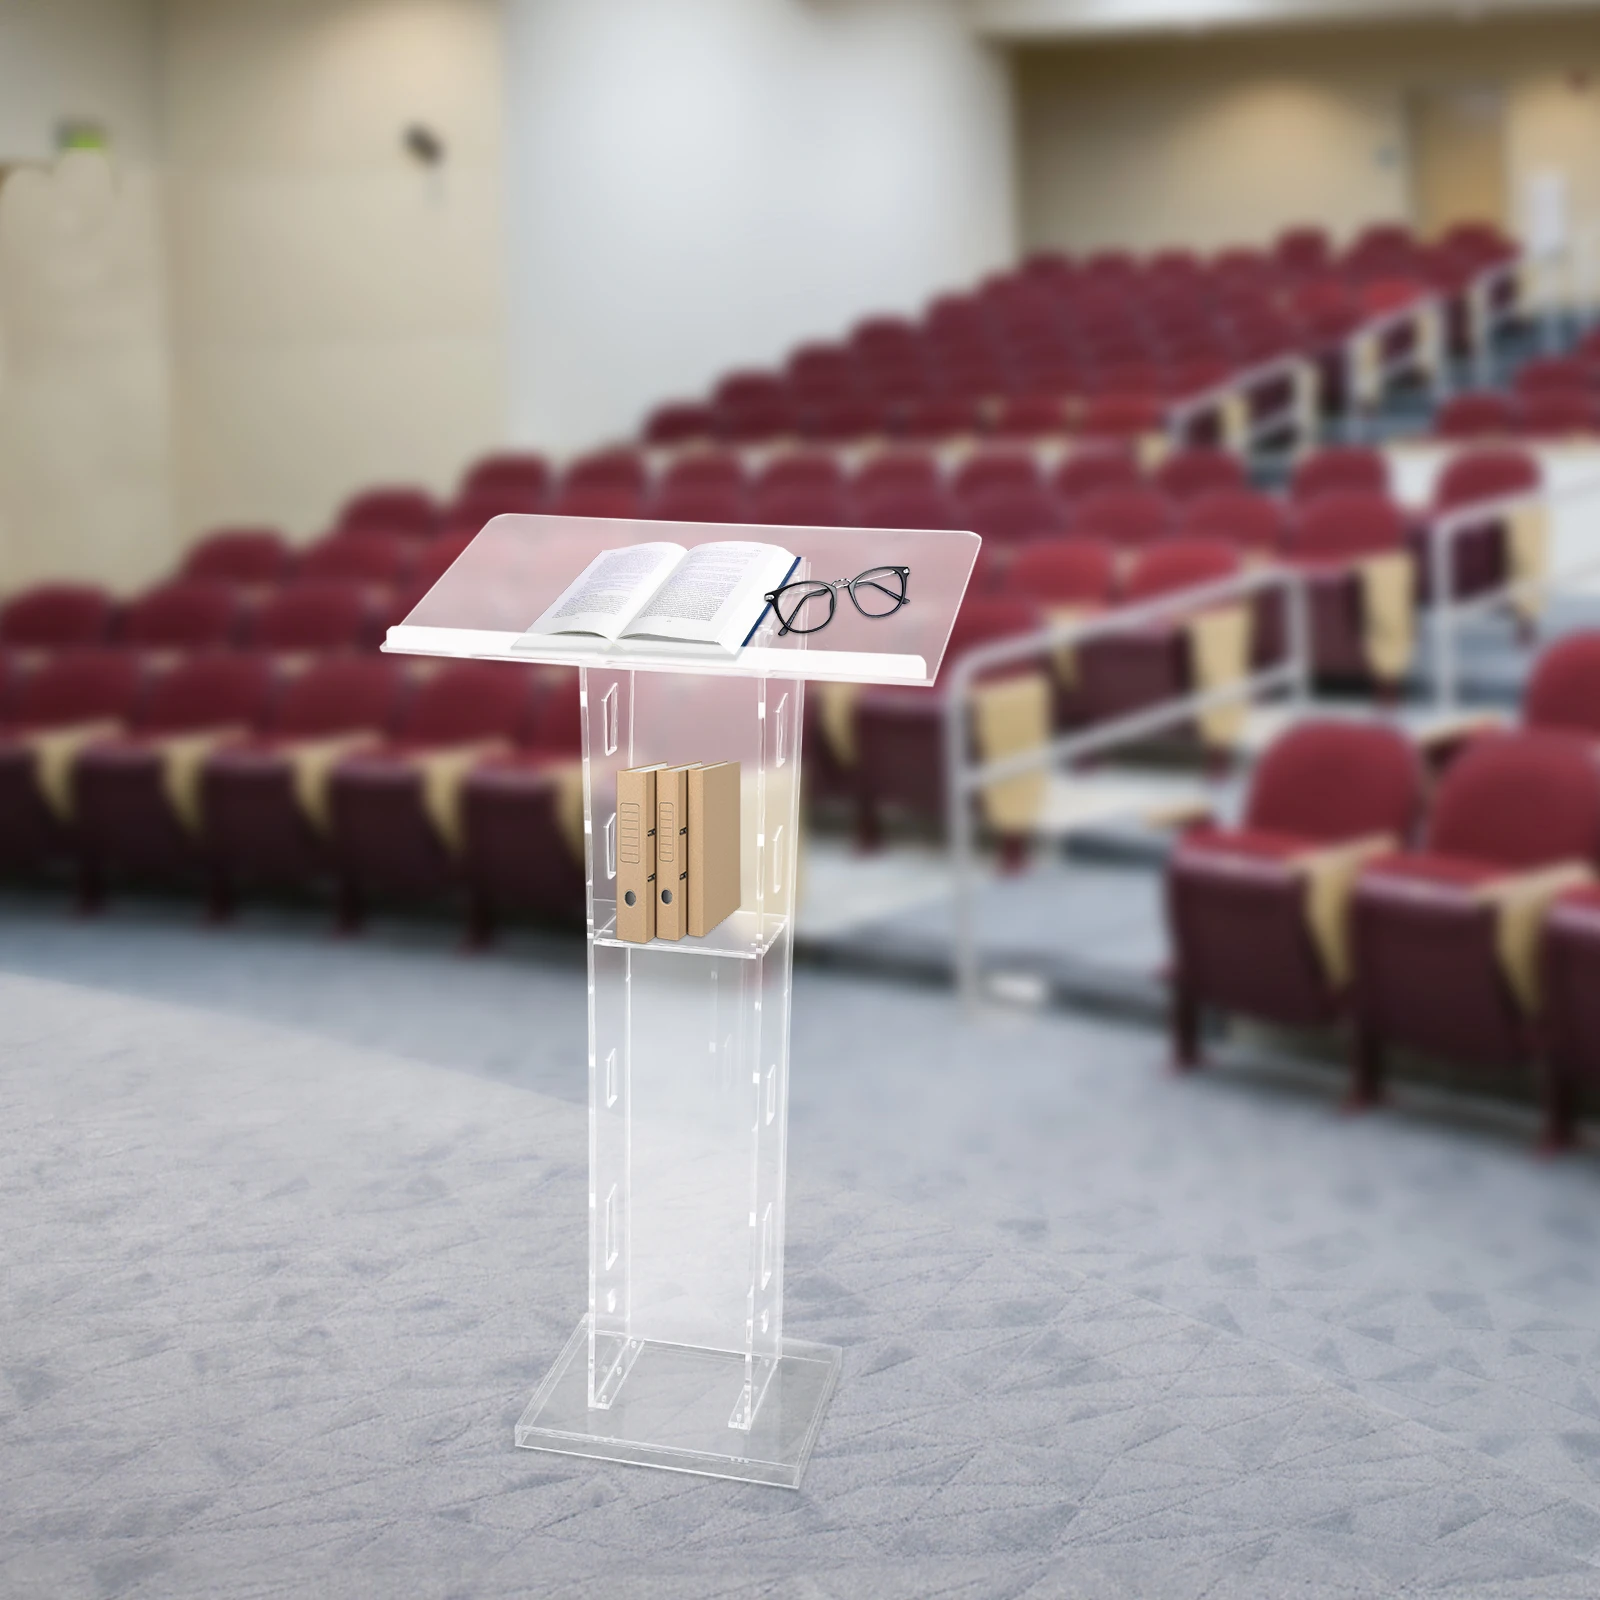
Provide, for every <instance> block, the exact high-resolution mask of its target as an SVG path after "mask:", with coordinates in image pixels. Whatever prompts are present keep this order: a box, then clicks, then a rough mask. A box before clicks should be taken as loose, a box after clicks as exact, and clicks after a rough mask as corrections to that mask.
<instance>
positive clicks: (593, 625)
mask: <svg viewBox="0 0 1600 1600" xmlns="http://www.w3.org/2000/svg"><path fill="white" fill-rule="evenodd" d="M684 555H685V551H684V548H683V546H682V545H681V544H669V543H666V542H664V541H663V542H661V543H657V544H632V545H624V546H622V547H621V548H619V549H616V550H602V551H601V552H600V554H599V555H597V556H596V557H595V558H594V560H593V561H591V562H590V563H589V565H588V566H586V567H585V568H584V569H583V571H582V572H581V573H579V575H578V576H577V578H576V579H575V580H574V581H573V582H572V583H570V584H568V585H567V587H566V588H565V589H563V590H562V591H561V593H560V594H559V595H558V596H557V597H556V598H555V600H554V601H552V602H551V604H550V605H549V606H548V607H547V608H546V609H545V611H544V613H543V615H542V616H540V618H539V620H538V621H537V622H535V623H534V624H533V626H532V627H530V628H529V629H528V632H529V633H538V634H547V633H597V634H599V635H600V637H601V638H603V639H615V638H616V637H617V635H618V634H619V633H620V632H621V631H622V630H623V629H624V628H625V627H626V626H627V625H628V623H629V622H630V621H632V619H633V618H634V617H636V616H637V615H638V614H639V611H640V608H641V607H643V606H645V605H647V604H648V603H649V601H650V597H651V596H652V595H653V594H654V593H655V592H656V590H657V588H658V587H660V585H661V583H662V580H663V579H666V578H668V577H669V574H671V572H672V571H673V569H674V568H675V567H676V566H677V565H678V564H679V563H680V562H681V561H682V560H683V559H684Z"/></svg>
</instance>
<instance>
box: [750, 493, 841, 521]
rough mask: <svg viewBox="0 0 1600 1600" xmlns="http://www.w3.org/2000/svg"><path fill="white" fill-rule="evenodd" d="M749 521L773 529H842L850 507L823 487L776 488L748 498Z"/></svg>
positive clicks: (837, 494)
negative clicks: (770, 526)
mask: <svg viewBox="0 0 1600 1600" xmlns="http://www.w3.org/2000/svg"><path fill="white" fill-rule="evenodd" d="M748 515H749V518H750V520H751V521H752V522H764V523H768V524H770V525H772V526H774V527H788V528H846V527H848V526H849V525H850V507H849V504H848V502H847V501H846V500H845V497H844V492H843V491H842V490H840V489H830V488H828V487H826V486H825V485H823V484H794V485H784V484H779V485H778V486H777V487H776V488H773V489H767V490H758V491H757V492H756V493H755V494H753V495H751V496H750V509H749V513H748Z"/></svg>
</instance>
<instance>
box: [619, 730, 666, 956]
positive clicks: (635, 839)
mask: <svg viewBox="0 0 1600 1600" xmlns="http://www.w3.org/2000/svg"><path fill="white" fill-rule="evenodd" d="M661 766H662V763H660V762H657V763H656V764H655V765H654V766H651V767H625V768H624V769H623V770H622V771H621V772H619V773H618V774H617V937H618V938H619V939H626V940H627V941H628V942H629V943H630V944H649V942H650V941H651V940H652V939H653V938H655V936H656V773H658V772H659V771H660V770H661Z"/></svg>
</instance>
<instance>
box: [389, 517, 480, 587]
mask: <svg viewBox="0 0 1600 1600" xmlns="http://www.w3.org/2000/svg"><path fill="white" fill-rule="evenodd" d="M475 537H476V535H474V534H454V535H452V534H448V533H442V534H440V535H438V537H437V538H433V539H430V540H429V541H428V542H427V543H426V544H425V545H422V546H421V547H420V548H419V549H418V551H417V555H416V560H414V561H413V562H412V563H411V577H410V581H409V583H408V584H407V585H406V586H405V587H406V588H408V589H410V590H414V591H417V592H418V595H419V597H420V596H421V595H423V594H426V593H427V592H428V590H429V589H431V588H432V587H433V586H434V584H436V583H437V582H438V581H439V580H440V579H441V578H442V577H443V576H444V575H445V573H446V572H447V571H449V569H450V567H451V565H452V563H454V562H455V561H456V559H457V558H458V557H459V556H460V555H461V553H462V552H463V551H464V550H465V549H466V548H467V546H468V545H469V544H471V543H472V541H473V539H474V538H475Z"/></svg>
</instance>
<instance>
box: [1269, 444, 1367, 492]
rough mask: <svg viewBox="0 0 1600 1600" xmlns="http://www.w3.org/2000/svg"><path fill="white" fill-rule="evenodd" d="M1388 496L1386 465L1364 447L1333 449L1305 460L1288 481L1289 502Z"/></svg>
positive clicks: (1331, 447) (1341, 446) (1349, 446)
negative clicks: (1357, 495) (1359, 494)
mask: <svg viewBox="0 0 1600 1600" xmlns="http://www.w3.org/2000/svg"><path fill="white" fill-rule="evenodd" d="M1356 490H1360V491H1361V492H1362V493H1364V494H1387V493H1388V492H1389V464H1388V462H1386V461H1385V460H1384V458H1383V456H1382V455H1380V454H1379V452H1378V451H1376V450H1369V449H1368V448H1367V447H1366V446H1364V445H1333V446H1330V447H1329V448H1328V449H1326V450H1319V451H1318V452H1317V453H1316V454H1315V455H1312V456H1307V457H1306V458H1305V460H1304V461H1302V462H1301V463H1300V465H1299V466H1297V467H1296V468H1295V469H1294V476H1293V477H1292V478H1290V480H1289V498H1290V499H1291V500H1296V501H1301V502H1305V501H1308V500H1315V499H1317V498H1318V497H1319V496H1321V495H1325V494H1349V493H1352V492H1354V491H1356Z"/></svg>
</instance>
